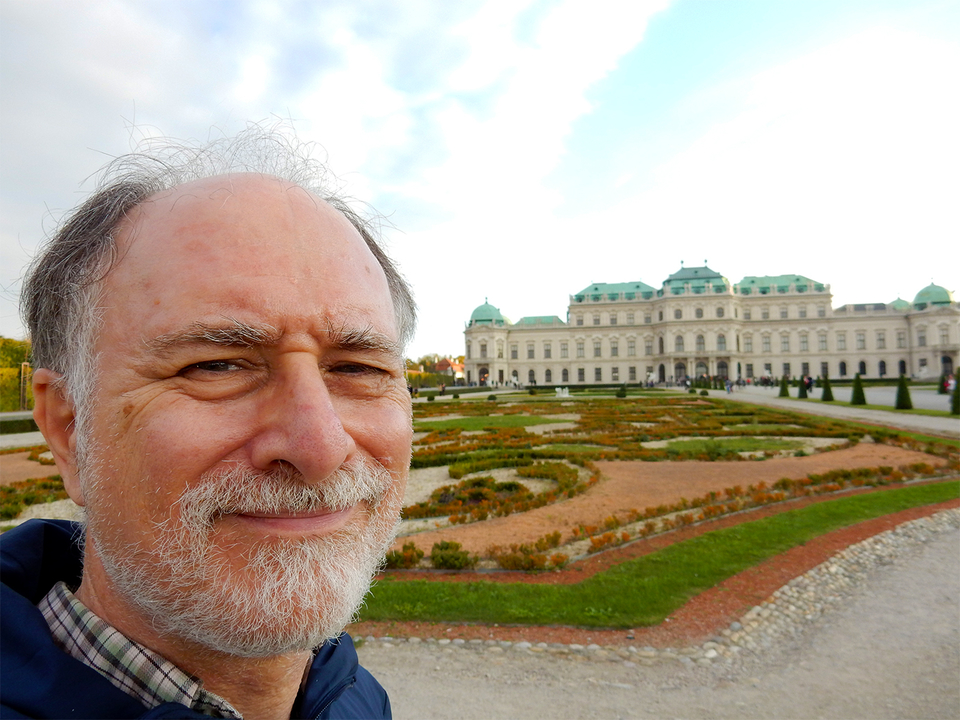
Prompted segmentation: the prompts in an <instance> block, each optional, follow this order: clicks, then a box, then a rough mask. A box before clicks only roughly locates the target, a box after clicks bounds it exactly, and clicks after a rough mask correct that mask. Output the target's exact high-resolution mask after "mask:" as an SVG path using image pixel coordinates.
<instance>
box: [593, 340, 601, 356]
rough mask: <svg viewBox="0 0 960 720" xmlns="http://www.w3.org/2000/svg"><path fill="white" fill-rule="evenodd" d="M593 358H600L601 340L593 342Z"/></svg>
mask: <svg viewBox="0 0 960 720" xmlns="http://www.w3.org/2000/svg"><path fill="white" fill-rule="evenodd" d="M593 356H594V357H600V341H599V340H594V341H593Z"/></svg>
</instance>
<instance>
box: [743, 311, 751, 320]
mask: <svg viewBox="0 0 960 720" xmlns="http://www.w3.org/2000/svg"><path fill="white" fill-rule="evenodd" d="M743 319H744V320H749V319H750V311H749V310H744V311H743Z"/></svg>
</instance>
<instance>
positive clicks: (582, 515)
mask: <svg viewBox="0 0 960 720" xmlns="http://www.w3.org/2000/svg"><path fill="white" fill-rule="evenodd" d="M918 462H925V463H928V464H930V465H934V466H940V465H942V464H944V462H945V461H944V460H941V459H940V458H937V457H933V456H931V455H927V454H926V453H922V452H917V451H914V450H905V449H903V448H899V447H893V446H889V445H881V444H876V443H866V442H861V443H858V444H857V445H854V446H852V447H848V448H843V449H841V450H832V451H829V452H823V453H816V454H814V455H808V456H806V457H789V458H775V459H770V460H763V461H756V460H745V461H742V462H701V461H696V460H692V461H685V462H641V461H626V462H598V463H596V465H597V468H598V469H599V471H600V474H601V481H600V482H599V483H598V484H597V485H595V486H594V487H592V488H590V490H588V491H587V492H586V493H584V494H582V495H578V496H577V497H575V498H572V499H570V500H566V501H564V502H561V503H556V504H554V505H548V506H546V507H542V508H538V509H536V510H531V511H529V512H525V513H522V514H517V515H509V516H507V517H502V518H493V519H491V520H487V521H485V522H482V523H473V524H470V525H460V526H452V527H446V528H441V529H438V530H431V531H426V532H422V533H418V534H416V535H411V536H407V537H404V538H401V539H400V540H398V542H397V545H396V547H397V548H399V547H400V546H401V545H402V544H403V542H404V541H406V542H410V541H411V540H412V541H413V542H415V543H416V544H417V546H418V547H420V548H421V549H427V550H429V549H430V548H431V547H433V544H434V543H436V542H440V541H441V540H453V541H456V542H459V543H460V544H461V545H462V546H463V548H464V549H466V550H469V551H470V552H474V553H484V552H485V551H486V550H487V549H488V548H489V547H490V546H491V545H503V546H506V545H509V544H510V543H533V542H536V541H537V540H538V539H539V538H541V537H543V536H544V535H547V534H549V533H552V532H554V531H557V530H559V531H560V532H561V533H562V535H563V537H564V538H568V537H570V535H571V533H572V532H573V530H574V528H576V527H578V526H580V525H596V526H601V525H602V524H603V521H604V519H606V518H607V517H609V516H610V515H614V514H618V513H619V514H620V515H621V517H622V516H623V515H624V514H625V513H626V512H627V511H629V510H630V509H636V510H639V511H640V512H643V510H644V508H646V507H650V506H654V507H655V506H657V505H660V504H669V503H674V502H676V501H677V500H679V499H680V498H682V497H683V498H687V499H688V500H690V499H693V498H697V497H702V496H704V495H706V494H707V493H709V492H723V490H724V489H725V488H728V487H732V486H734V485H739V486H741V487H743V488H746V487H747V486H748V485H756V484H757V483H760V482H765V483H767V484H768V485H771V484H772V483H774V482H776V481H777V480H780V479H781V478H804V477H806V476H807V475H810V474H819V473H824V472H827V471H828V470H837V469H840V468H861V467H877V466H881V465H889V466H892V467H900V466H902V465H910V464H912V463H918ZM448 482H450V481H448Z"/></svg>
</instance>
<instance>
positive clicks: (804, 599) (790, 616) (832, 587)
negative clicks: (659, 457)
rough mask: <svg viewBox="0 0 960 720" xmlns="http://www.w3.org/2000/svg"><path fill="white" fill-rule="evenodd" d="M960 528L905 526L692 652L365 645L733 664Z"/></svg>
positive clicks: (639, 662)
mask: <svg viewBox="0 0 960 720" xmlns="http://www.w3.org/2000/svg"><path fill="white" fill-rule="evenodd" d="M958 528H960V508H957V509H951V510H944V511H942V512H939V513H935V514H934V515H930V516H929V517H925V518H919V519H917V520H911V521H908V522H905V523H901V524H900V525H898V526H897V527H895V528H893V529H892V530H887V531H885V532H882V533H879V534H877V535H874V536H873V537H871V538H867V539H866V540H863V541H861V542H859V543H856V544H854V545H851V546H850V547H848V548H847V549H845V550H843V551H841V552H839V553H837V554H836V555H834V556H833V557H832V558H830V559H829V560H827V561H825V562H823V563H821V564H820V565H818V566H816V567H815V568H813V569H812V570H809V571H807V572H806V573H804V574H803V575H800V576H799V577H796V578H794V579H793V580H791V581H790V582H788V583H787V584H786V585H784V586H783V587H781V588H780V589H778V590H776V591H774V593H773V594H772V595H771V596H770V597H769V598H768V599H767V600H765V601H764V602H762V603H761V604H760V605H757V606H755V607H753V608H751V609H750V610H749V611H748V612H747V613H746V614H745V615H744V616H743V617H742V618H740V620H739V621H736V622H733V623H731V624H730V626H729V627H728V628H725V629H724V630H722V631H720V633H719V634H718V635H717V637H715V638H714V639H713V640H710V641H708V642H705V643H703V644H702V645H694V646H691V647H686V648H653V647H639V648H638V647H635V646H633V645H630V646H627V647H617V646H612V645H606V646H601V645H595V644H592V645H578V644H572V645H565V644H562V643H545V642H541V643H529V642H512V641H509V640H477V639H474V640H464V639H462V638H456V639H453V640H451V639H449V638H441V639H436V638H428V639H426V640H423V639H421V638H418V637H411V638H393V637H373V636H367V637H365V638H363V641H364V644H370V645H374V646H376V647H383V648H388V647H394V646H395V645H397V644H400V643H405V644H410V645H419V644H421V643H423V644H427V645H431V646H437V647H444V648H462V649H472V650H475V651H478V652H487V653H491V654H498V653H505V652H512V653H526V654H537V653H546V654H549V655H553V656H557V657H573V658H578V659H584V660H592V661H606V662H611V661H612V662H621V663H622V664H624V665H626V666H628V667H634V666H648V665H654V664H657V663H664V662H676V663H680V664H682V665H689V666H697V665H701V666H711V665H713V664H715V663H718V662H723V661H731V660H733V659H734V658H735V657H737V656H738V655H740V654H742V653H744V651H746V652H747V653H756V652H758V651H761V650H764V649H767V648H769V647H771V646H772V645H773V644H774V643H775V642H777V641H778V640H780V639H783V638H785V637H797V636H799V635H800V634H801V633H802V632H803V631H804V630H805V628H806V627H807V626H808V625H810V624H811V623H813V622H815V621H816V620H817V619H819V618H820V617H821V616H822V615H823V614H824V613H826V612H829V611H830V610H833V609H836V608H837V607H838V606H839V605H840V604H841V603H842V602H843V601H844V600H846V599H847V598H848V597H850V595H852V594H853V592H854V591H855V590H856V588H857V587H858V586H859V585H860V584H861V583H862V582H863V581H864V579H865V578H866V576H867V575H868V574H869V573H870V572H871V571H873V570H874V569H876V568H877V567H879V566H882V565H888V564H890V563H891V562H893V561H894V560H896V559H898V558H900V557H902V556H903V555H905V554H906V553H907V552H908V551H910V550H912V549H914V548H916V547H918V546H920V545H922V544H923V543H926V542H929V541H930V540H931V538H932V537H933V536H934V535H937V534H939V533H942V532H947V531H950V530H955V529H958Z"/></svg>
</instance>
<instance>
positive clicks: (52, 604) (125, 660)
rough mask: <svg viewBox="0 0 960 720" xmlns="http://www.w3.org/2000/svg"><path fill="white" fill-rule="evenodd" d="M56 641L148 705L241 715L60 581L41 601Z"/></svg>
mask: <svg viewBox="0 0 960 720" xmlns="http://www.w3.org/2000/svg"><path fill="white" fill-rule="evenodd" d="M37 607H38V608H39V609H40V612H42V613H43V617H44V619H45V620H46V621H47V625H49V626H50V632H51V633H52V635H53V638H54V641H55V642H56V643H57V644H58V645H59V646H60V648H61V649H62V650H63V651H64V652H66V653H67V654H68V655H70V656H71V657H73V658H75V659H77V660H79V661H80V662H82V663H85V664H86V665H89V666H90V667H92V668H93V669H94V670H96V671H97V672H99V673H100V674H101V675H103V676H104V677H105V678H107V680H109V681H110V682H111V683H113V684H114V685H116V686H117V687H118V688H120V689H121V690H123V691H124V692H125V693H127V694H128V695H132V696H133V697H135V698H137V699H138V700H139V701H140V702H142V703H143V704H144V705H146V706H147V707H148V708H152V707H156V706H157V705H160V704H162V703H165V702H175V703H180V704H181V705H186V706H187V707H189V708H191V709H193V710H195V711H196V712H199V713H203V714H204V715H209V716H211V717H216V718H241V715H240V713H238V712H237V711H236V710H235V709H234V708H233V706H231V705H230V703H228V702H227V701H226V700H224V699H223V698H221V697H220V696H219V695H215V694H214V693H211V692H208V691H206V690H204V689H203V686H202V684H201V683H200V681H199V680H198V679H197V678H195V677H193V676H191V675H188V674H187V673H185V672H183V670H181V669H180V668H178V667H177V666H176V665H174V664H173V663H171V662H170V661H169V660H165V659H164V658H163V657H161V656H160V655H158V654H157V653H155V652H153V651H152V650H148V649H147V648H145V647H143V646H142V645H139V644H138V643H135V642H134V641H133V640H130V639H129V638H127V637H125V636H124V635H123V634H122V633H121V632H120V631H119V630H117V629H116V628H114V627H111V626H110V625H108V624H107V623H106V622H104V621H103V620H102V619H100V618H99V617H98V616H97V615H95V614H94V613H93V611H91V610H89V609H88V608H87V607H86V606H85V605H84V604H83V603H81V602H80V601H79V600H77V598H76V596H74V594H73V593H72V592H70V589H69V588H68V587H67V586H66V585H65V584H64V583H62V582H60V583H57V584H56V585H54V586H53V588H51V590H50V592H48V593H47V594H46V596H45V597H44V598H43V600H41V601H40V603H39V605H38V606H37Z"/></svg>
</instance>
